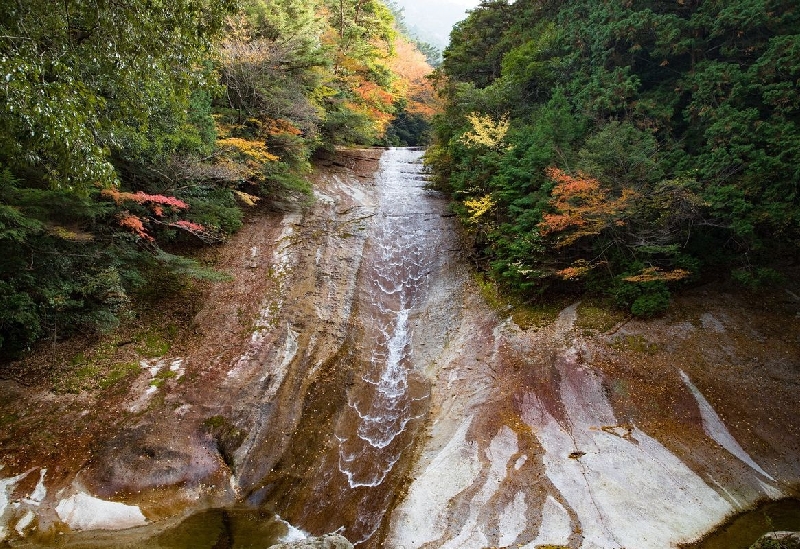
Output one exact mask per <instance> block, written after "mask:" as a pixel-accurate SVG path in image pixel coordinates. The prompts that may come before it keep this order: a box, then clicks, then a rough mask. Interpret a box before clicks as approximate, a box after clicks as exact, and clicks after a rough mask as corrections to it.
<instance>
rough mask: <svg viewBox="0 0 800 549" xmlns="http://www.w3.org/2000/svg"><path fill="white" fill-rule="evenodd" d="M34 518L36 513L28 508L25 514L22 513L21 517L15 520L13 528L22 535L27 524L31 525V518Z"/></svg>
mask: <svg viewBox="0 0 800 549" xmlns="http://www.w3.org/2000/svg"><path fill="white" fill-rule="evenodd" d="M35 518H36V513H34V512H33V511H31V510H30V509H28V510H27V511H25V514H24V515H22V518H20V519H19V520H18V521H17V524H16V526H14V529H15V530H16V531H17V533H18V534H19V535H20V536H22V535H24V534H25V529H26V528H27V527H28V526H30V525H31V523H32V522H33V519H35Z"/></svg>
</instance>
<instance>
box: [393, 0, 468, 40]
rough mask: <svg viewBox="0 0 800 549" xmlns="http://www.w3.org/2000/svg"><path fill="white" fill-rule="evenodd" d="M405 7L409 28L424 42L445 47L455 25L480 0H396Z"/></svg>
mask: <svg viewBox="0 0 800 549" xmlns="http://www.w3.org/2000/svg"><path fill="white" fill-rule="evenodd" d="M395 1H396V3H397V4H398V5H399V6H400V7H402V8H403V10H404V13H403V14H404V16H405V19H406V22H407V23H408V27H409V29H410V30H411V31H412V32H413V33H414V34H416V35H417V38H419V39H420V40H422V41H424V42H428V43H430V44H433V45H434V46H436V47H438V48H442V49H444V48H445V47H446V46H447V44H448V42H449V41H450V30H451V29H452V28H453V25H454V24H455V23H457V22H458V21H461V20H462V19H464V18H465V17H466V11H467V10H469V9H472V8H474V7H475V6H477V5H478V0H433V1H431V0H395Z"/></svg>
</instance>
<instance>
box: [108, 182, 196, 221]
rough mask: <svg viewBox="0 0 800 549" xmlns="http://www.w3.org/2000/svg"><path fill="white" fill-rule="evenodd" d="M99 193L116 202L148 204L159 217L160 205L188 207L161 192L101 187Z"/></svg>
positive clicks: (181, 201)
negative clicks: (134, 191) (130, 191)
mask: <svg viewBox="0 0 800 549" xmlns="http://www.w3.org/2000/svg"><path fill="white" fill-rule="evenodd" d="M100 194H101V195H102V196H105V197H107V198H111V199H112V200H113V201H114V202H116V203H117V204H121V203H123V202H125V201H130V202H136V203H137V204H143V205H149V206H150V207H151V208H153V209H154V210H156V211H157V212H160V213H157V215H159V217H160V216H161V215H163V208H162V207H161V206H169V207H171V208H174V209H175V210H185V209H187V208H188V207H189V205H188V204H187V203H186V202H184V201H183V200H180V199H178V198H175V197H174V196H165V195H163V194H147V193H143V192H142V191H139V192H137V193H126V192H122V191H118V190H116V189H103V191H102V192H101V193H100Z"/></svg>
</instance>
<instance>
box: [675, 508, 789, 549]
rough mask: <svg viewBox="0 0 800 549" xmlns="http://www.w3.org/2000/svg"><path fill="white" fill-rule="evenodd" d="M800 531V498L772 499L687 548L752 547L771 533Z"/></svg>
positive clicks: (685, 547)
mask: <svg viewBox="0 0 800 549" xmlns="http://www.w3.org/2000/svg"><path fill="white" fill-rule="evenodd" d="M779 530H789V531H794V532H797V531H800V499H794V498H788V499H782V500H778V501H770V502H767V503H764V504H761V505H759V506H758V507H756V508H755V509H753V510H752V511H745V512H744V513H741V514H739V515H736V516H735V517H733V518H732V519H730V520H728V521H726V522H725V523H724V524H723V525H722V526H720V527H719V528H717V529H716V530H715V531H713V532H711V533H710V534H708V535H707V536H706V537H705V538H704V539H703V540H701V541H699V542H697V543H693V544H688V545H682V546H681V547H682V548H683V549H748V548H749V547H750V546H751V545H753V544H754V543H755V542H756V541H758V538H760V537H761V536H763V535H764V534H766V533H767V532H774V531H779Z"/></svg>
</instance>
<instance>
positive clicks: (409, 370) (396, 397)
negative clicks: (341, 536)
mask: <svg viewBox="0 0 800 549" xmlns="http://www.w3.org/2000/svg"><path fill="white" fill-rule="evenodd" d="M421 155H422V152H421V151H417V150H413V149H391V150H389V151H386V153H384V155H383V157H382V159H381V167H380V170H379V174H378V177H377V180H376V183H377V185H378V186H379V190H378V192H379V206H378V210H377V212H376V215H375V217H374V225H373V227H372V232H371V234H370V241H369V242H370V244H369V247H368V251H367V254H366V256H365V258H364V263H363V264H362V272H361V273H360V280H361V281H362V286H361V287H362V288H363V289H362V290H361V294H360V295H359V296H358V298H357V302H358V310H359V322H360V324H361V326H362V331H363V338H362V340H361V346H360V353H359V355H360V356H359V365H358V367H357V370H358V374H359V375H358V377H357V378H356V379H355V380H354V383H353V385H352V386H351V387H350V388H349V390H348V408H347V409H346V411H345V413H344V414H342V416H341V417H340V419H339V422H338V423H337V428H336V438H337V439H338V441H339V471H341V473H342V474H344V475H345V476H346V478H347V484H348V485H349V487H350V488H364V487H366V488H371V487H377V486H379V485H380V484H381V483H383V482H384V481H385V479H386V478H387V476H388V475H389V474H390V472H391V471H392V469H393V467H394V466H395V464H396V463H397V462H398V460H399V459H400V458H401V455H402V453H403V451H404V450H405V449H406V448H408V447H409V445H410V444H411V441H412V436H411V431H413V428H414V425H415V423H418V420H419V419H420V418H421V417H422V416H423V415H424V414H425V411H426V405H427V399H428V387H427V383H426V382H424V381H423V380H422V379H421V378H420V376H419V375H418V374H415V372H414V367H415V364H414V356H413V351H412V347H413V345H412V343H413V338H414V331H413V324H414V320H413V319H414V315H415V314H416V313H418V312H419V311H418V309H419V306H420V304H421V303H424V299H425V297H426V292H427V289H428V277H429V276H430V273H431V271H432V270H433V269H434V265H435V262H436V258H437V254H438V253H439V249H440V248H441V243H440V241H439V240H440V239H441V234H440V230H439V226H440V224H441V215H440V213H441V212H440V203H438V199H437V200H435V201H434V202H433V203H432V202H431V194H430V191H428V190H427V189H426V188H425V181H424V178H423V176H422V174H421V163H420V157H421ZM378 524H379V521H378V522H376V523H375V525H374V527H375V528H377V526H378ZM373 531H374V530H373ZM364 535H366V537H365V538H364V539H366V538H368V537H369V536H370V535H371V532H369V531H367V532H366V534H364ZM354 541H357V540H354Z"/></svg>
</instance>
